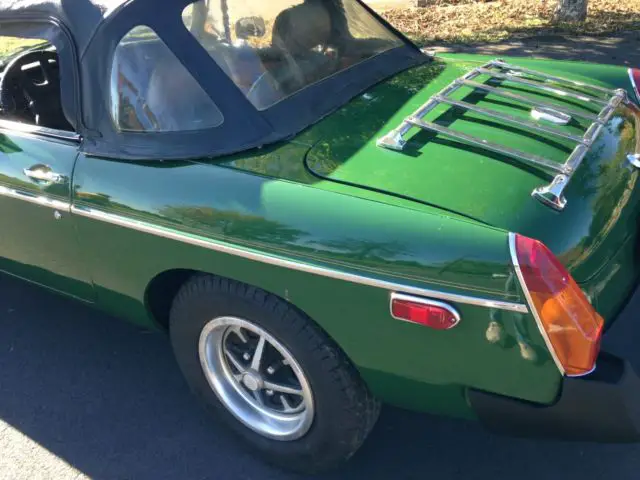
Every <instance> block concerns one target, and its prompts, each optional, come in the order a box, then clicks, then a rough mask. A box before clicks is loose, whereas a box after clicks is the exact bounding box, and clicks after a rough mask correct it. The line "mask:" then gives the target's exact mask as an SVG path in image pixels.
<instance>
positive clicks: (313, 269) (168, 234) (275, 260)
mask: <svg viewBox="0 0 640 480" xmlns="http://www.w3.org/2000/svg"><path fill="white" fill-rule="evenodd" d="M71 213H73V214H75V215H78V216H81V217H86V218H90V219H93V220H99V221H102V222H106V223H110V224H112V225H118V226H120V227H124V228H130V229H133V230H137V231H139V232H143V233H148V234H151V235H155V236H158V237H162V238H166V239H169V240H175V241H178V242H183V243H188V244H190V245H195V246H197V247H202V248H207V249H209V250H214V251H216V252H220V253H226V254H229V255H234V256H237V257H242V258H245V259H247V260H253V261H256V262H261V263H265V264H268V265H273V266H276V267H282V268H288V269H290V270H296V271H299V272H305V273H311V274H313V275H319V276H322V277H327V278H333V279H336V280H343V281H345V282H350V283H355V284H359V285H366V286H369V287H375V288H381V289H384V290H389V291H398V292H403V293H407V294H413V295H419V296H421V297H429V298H433V299H438V300H445V301H449V302H453V303H462V304H466V305H474V306H478V307H486V308H495V309H499V310H507V311H511V312H520V313H527V312H528V311H529V310H528V308H527V306H526V305H523V304H520V303H513V302H504V301H501V300H491V299H487V298H478V297H471V296H467V295H459V294H455V293H447V292H440V291H436V290H430V289H426V288H419V287H413V286H411V285H406V284H401V283H395V282H389V281H385V280H378V279H375V278H370V277H365V276H362V275H357V274H354V273H349V272H345V271H341V270H336V269H333V268H327V267H321V266H317V265H312V264H309V263H303V262H297V261H294V260H286V259H283V258H279V257H276V256H273V255H269V254H265V253H261V252H258V251H254V250H250V249H245V248H240V247H236V246H232V245H227V244H224V243H221V242H218V241H216V240H211V239H208V238H203V237H198V236H195V235H189V234H185V233H182V232H178V231H176V230H172V229H169V228H165V227H160V226H157V225H153V224H150V223H146V222H142V221H139V220H132V219H129V218H126V217H122V216H120V215H114V214H111V213H106V212H102V211H99V210H95V209H92V208H88V207H84V206H77V205H72V206H71Z"/></svg>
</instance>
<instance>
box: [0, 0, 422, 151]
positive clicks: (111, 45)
mask: <svg viewBox="0 0 640 480" xmlns="http://www.w3.org/2000/svg"><path fill="white" fill-rule="evenodd" d="M223 1H224V0H223ZM263 1H265V0H246V2H247V3H251V2H263ZM351 1H357V2H358V3H360V4H361V5H362V6H363V7H364V8H365V9H366V10H368V11H369V12H370V13H371V14H372V15H373V16H375V17H376V18H377V19H378V20H379V21H380V22H381V23H382V24H383V25H385V26H386V27H387V28H389V29H390V30H391V31H393V32H394V33H396V34H397V35H398V37H399V38H401V39H402V40H403V43H402V46H400V47H396V48H393V49H391V50H389V51H386V52H384V53H381V54H379V55H377V56H376V57H373V58H371V59H369V60H366V61H363V62H362V63H359V64H357V65H355V66H352V67H350V68H348V69H346V70H344V71H342V72H340V73H338V74H336V75H334V76H332V77H329V78H326V79H324V80H321V81H319V82H317V83H316V84H313V85H311V86H309V87H307V88H305V89H303V90H301V91H299V92H298V93H296V94H294V95H292V96H290V97H289V98H287V99H285V100H283V101H281V102H279V103H277V104H275V105H274V106H272V107H270V108H268V109H266V110H263V111H258V110H257V109H256V108H255V107H254V106H253V105H252V104H251V103H250V102H249V101H248V100H247V98H246V97H245V95H244V94H243V93H242V92H241V91H240V89H239V88H238V87H237V86H236V85H235V84H234V83H233V81H231V79H230V78H229V77H228V76H227V75H226V74H225V73H224V71H223V70H222V68H220V67H219V66H218V65H217V63H216V62H215V61H214V60H213V59H212V58H211V56H210V55H209V54H208V53H207V51H206V50H205V49H204V48H202V46H201V45H200V44H199V43H197V40H196V39H195V38H194V37H193V35H192V34H191V33H190V32H189V31H188V30H187V29H186V28H185V26H184V23H183V22H182V19H181V14H182V11H183V10H184V9H185V7H187V6H188V5H190V4H192V3H194V0H0V34H2V35H11V36H18V37H33V38H46V39H48V40H49V41H50V42H51V43H52V44H54V45H55V46H56V49H57V51H58V55H59V58H60V63H61V67H62V68H61V72H62V73H61V87H62V104H63V109H64V112H65V115H66V117H67V119H68V120H69V122H70V123H71V124H72V125H73V126H74V128H75V129H76V131H77V132H78V133H79V134H80V135H81V137H82V145H81V150H82V151H83V152H84V153H85V154H88V155H94V156H101V157H109V158H118V159H128V160H163V159H166V160H169V159H190V158H201V157H215V156H219V155H225V154H230V153H234V152H238V151H242V150H247V149H250V148H256V147H260V146H263V145H266V144H269V143H273V142H276V141H279V140H283V139H286V138H290V137H292V136H294V135H295V134H297V133H299V132H300V131H301V130H303V129H304V128H306V127H308V126H309V125H311V124H313V123H315V122H317V121H318V120H320V119H321V118H323V117H324V116H326V115H328V114H330V113H332V112H333V111H335V110H336V109H338V108H340V107H341V106H342V105H344V104H345V103H346V102H348V101H349V100H351V99H352V98H354V97H355V96H357V95H358V94H360V93H362V92H363V91H364V90H366V89H368V88H370V87H371V86H372V85H374V84H376V83H378V82H380V81H382V80H384V79H386V78H388V77H390V76H392V75H394V74H395V73H398V72H399V71H401V70H405V69H407V68H410V67H412V66H414V65H418V64H420V63H423V62H425V61H428V59H429V57H427V56H426V55H424V54H423V53H422V52H421V51H420V50H419V49H418V48H417V47H415V46H414V45H413V44H412V43H411V42H410V41H408V40H407V39H406V38H405V37H404V36H403V35H402V34H400V33H399V32H397V31H396V30H395V29H393V27H391V26H390V25H388V24H387V23H386V22H385V21H384V20H383V19H381V18H380V17H379V16H378V15H377V14H375V12H373V11H372V10H371V9H370V8H369V7H368V6H366V5H365V4H363V3H362V2H361V1H360V0H351ZM304 2H327V3H332V4H335V3H336V2H337V3H341V2H342V0H304ZM141 25H143V26H148V27H150V28H152V29H153V30H154V31H155V32H156V33H157V34H158V36H159V37H160V38H161V39H162V40H163V42H164V43H165V44H166V45H167V46H168V47H169V49H170V50H171V51H172V52H173V53H174V54H175V55H176V57H177V58H178V59H179V60H180V62H181V63H182V64H183V65H184V66H185V67H186V68H187V70H188V71H189V73H190V74H191V75H192V76H193V77H194V78H195V79H196V80H197V81H198V83H199V84H200V85H201V86H202V88H203V90H204V91H205V92H206V93H207V94H208V95H209V96H210V97H211V98H212V99H213V101H214V102H215V104H216V105H217V106H218V108H219V109H220V111H221V112H222V114H223V116H224V122H223V123H222V124H220V125H219V126H216V127H215V128H208V129H204V130H198V131H185V132H166V133H157V132H154V133H149V132H144V133H137V132H128V131H120V130H119V129H118V128H117V127H116V125H115V124H114V121H113V119H112V116H111V113H110V110H109V109H110V102H109V92H110V88H111V85H110V76H111V66H112V63H113V57H114V51H115V49H116V46H117V45H118V43H119V42H120V40H121V39H122V38H123V36H124V35H126V34H127V33H128V32H129V31H131V30H132V29H134V28H135V27H138V26H141ZM52 27H54V28H52Z"/></svg>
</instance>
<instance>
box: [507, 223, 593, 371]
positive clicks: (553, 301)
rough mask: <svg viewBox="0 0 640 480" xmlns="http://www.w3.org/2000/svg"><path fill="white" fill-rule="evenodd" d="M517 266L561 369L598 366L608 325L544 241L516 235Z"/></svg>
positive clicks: (512, 242) (513, 251)
mask: <svg viewBox="0 0 640 480" xmlns="http://www.w3.org/2000/svg"><path fill="white" fill-rule="evenodd" d="M509 246H510V249H511V256H512V259H513V264H514V266H515V268H516V272H517V274H518V278H519V280H520V284H521V285H522V289H523V290H524V293H525V296H526V297H527V301H528V303H529V306H530V308H531V310H532V313H533V315H534V317H535V319H536V321H537V323H538V327H539V328H540V331H541V333H542V336H543V337H544V339H545V341H546V343H547V347H548V348H549V350H550V352H551V354H552V356H553V358H554V360H555V362H556V364H557V365H558V368H560V371H561V372H562V373H565V374H566V375H568V376H580V375H586V374H587V373H589V372H591V371H592V370H593V369H594V368H595V362H596V357H597V356H598V352H599V350H600V339H601V336H602V327H603V324H604V321H603V319H602V317H601V316H600V315H598V313H597V312H596V311H595V310H594V308H593V307H592V306H591V304H590V303H589V301H588V300H587V298H586V296H585V295H584V293H583V292H582V290H581V289H580V287H578V285H577V284H576V282H575V280H574V279H573V278H572V277H571V275H570V274H569V272H568V271H567V270H566V269H565V268H564V266H563V265H562V264H561V263H560V262H559V261H558V259H557V258H556V257H555V255H554V254H553V253H551V251H550V250H549V249H548V248H547V247H546V246H545V245H544V244H543V243H541V242H539V241H537V240H533V239H531V238H527V237H523V236H520V235H517V234H513V233H512V234H511V235H510V238H509Z"/></svg>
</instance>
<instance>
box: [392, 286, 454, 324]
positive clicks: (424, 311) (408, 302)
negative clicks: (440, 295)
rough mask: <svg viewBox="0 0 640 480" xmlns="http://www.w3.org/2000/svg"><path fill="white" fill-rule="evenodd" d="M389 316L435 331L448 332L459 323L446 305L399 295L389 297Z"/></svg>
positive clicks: (452, 309) (452, 310) (451, 308)
mask: <svg viewBox="0 0 640 480" xmlns="http://www.w3.org/2000/svg"><path fill="white" fill-rule="evenodd" d="M391 315H392V316H393V318H395V319H397V320H404V321H406V322H411V323H417V324H419V325H424V326H425V327H429V328H433V329H435V330H449V329H450V328H453V327H455V326H456V325H457V324H458V322H459V321H460V315H459V314H458V312H457V311H456V310H455V309H454V308H453V307H452V306H450V305H447V304H446V303H442V302H436V301H435V300H428V299H426V298H420V297H414V296H411V295H403V294H401V293H394V294H393V295H391Z"/></svg>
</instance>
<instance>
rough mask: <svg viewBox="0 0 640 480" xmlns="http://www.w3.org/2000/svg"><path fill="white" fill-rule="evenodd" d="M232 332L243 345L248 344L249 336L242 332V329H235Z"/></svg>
mask: <svg viewBox="0 0 640 480" xmlns="http://www.w3.org/2000/svg"><path fill="white" fill-rule="evenodd" d="M231 331H232V332H233V333H235V334H236V336H237V337H238V338H239V339H240V340H241V341H242V343H247V336H246V335H245V334H244V333H243V332H242V328H240V327H233V328H232V329H231Z"/></svg>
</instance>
